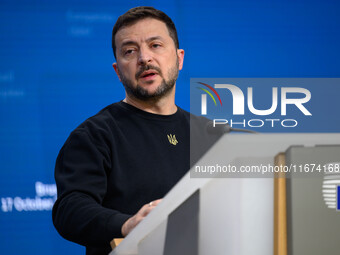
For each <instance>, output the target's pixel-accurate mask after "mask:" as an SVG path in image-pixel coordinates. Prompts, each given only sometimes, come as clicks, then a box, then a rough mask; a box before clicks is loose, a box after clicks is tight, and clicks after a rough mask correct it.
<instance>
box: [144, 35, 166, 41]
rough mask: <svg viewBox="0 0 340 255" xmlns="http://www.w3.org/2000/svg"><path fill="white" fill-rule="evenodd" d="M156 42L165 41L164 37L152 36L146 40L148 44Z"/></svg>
mask: <svg viewBox="0 0 340 255" xmlns="http://www.w3.org/2000/svg"><path fill="white" fill-rule="evenodd" d="M155 40H163V37H161V36H152V37H150V38H148V39H146V41H147V42H151V41H155Z"/></svg>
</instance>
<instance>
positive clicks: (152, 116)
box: [118, 100, 181, 120]
mask: <svg viewBox="0 0 340 255" xmlns="http://www.w3.org/2000/svg"><path fill="white" fill-rule="evenodd" d="M118 105H119V106H121V107H122V108H124V109H125V110H128V111H131V112H133V113H135V114H137V115H138V116H141V117H143V118H148V119H156V120H173V119H175V118H177V117H178V116H179V115H180V112H181V108H180V107H178V106H177V105H176V107H177V111H176V112H175V113H173V114H169V115H162V114H156V113H151V112H146V111H143V110H141V109H139V108H137V107H135V106H133V105H131V104H128V103H126V102H124V101H123V100H122V101H120V102H118Z"/></svg>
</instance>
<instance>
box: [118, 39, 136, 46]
mask: <svg viewBox="0 0 340 255" xmlns="http://www.w3.org/2000/svg"><path fill="white" fill-rule="evenodd" d="M126 45H137V42H136V41H132V40H129V41H125V42H123V43H122V45H121V46H120V47H121V48H123V47H124V46H126Z"/></svg>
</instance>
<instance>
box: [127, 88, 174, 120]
mask: <svg viewBox="0 0 340 255" xmlns="http://www.w3.org/2000/svg"><path fill="white" fill-rule="evenodd" d="M123 102H125V103H127V104H130V105H132V106H134V107H136V108H138V109H140V110H143V111H146V112H149V113H154V114H159V115H171V114H174V113H175V112H176V111H177V106H176V105H175V95H174V93H170V94H169V95H167V96H165V97H162V98H159V99H157V100H140V99H137V98H135V97H131V96H129V95H126V97H125V99H124V100H123Z"/></svg>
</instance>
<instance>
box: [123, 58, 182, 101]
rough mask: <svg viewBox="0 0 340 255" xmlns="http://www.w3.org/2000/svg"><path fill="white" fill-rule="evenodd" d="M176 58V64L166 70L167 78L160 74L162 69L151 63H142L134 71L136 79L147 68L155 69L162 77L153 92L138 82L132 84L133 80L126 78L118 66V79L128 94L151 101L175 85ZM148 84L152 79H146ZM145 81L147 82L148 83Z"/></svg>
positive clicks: (165, 93)
mask: <svg viewBox="0 0 340 255" xmlns="http://www.w3.org/2000/svg"><path fill="white" fill-rule="evenodd" d="M178 67H179V64H178V59H177V58H176V64H175V65H174V66H173V67H171V68H170V70H169V72H168V77H169V78H168V80H165V79H164V76H163V74H162V71H161V70H160V69H159V68H158V67H156V66H153V65H143V66H142V67H141V68H140V70H138V72H137V73H136V79H138V78H139V77H140V75H141V74H142V73H143V72H144V71H147V70H150V69H151V70H155V71H157V73H158V75H160V76H161V77H162V82H161V84H160V85H159V86H158V88H157V89H156V91H155V92H153V93H149V91H148V90H146V89H144V88H143V87H142V86H140V85H139V84H137V86H136V87H134V86H133V82H132V81H131V80H130V79H128V78H127V77H125V76H124V75H123V74H122V73H121V72H120V71H119V68H118V73H119V76H120V79H121V81H122V83H123V85H124V88H125V91H126V93H127V94H128V95H129V96H132V97H135V98H137V99H140V100H143V101H153V100H158V99H160V98H162V97H164V96H165V95H167V94H168V93H170V91H171V90H172V88H173V87H174V86H175V83H176V80H177V77H178ZM148 82H149V83H150V84H151V83H152V82H153V81H148ZM148 82H147V83H148Z"/></svg>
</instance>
